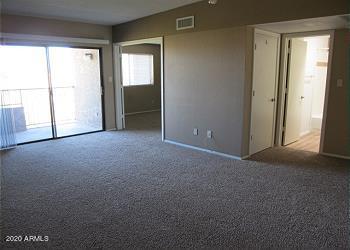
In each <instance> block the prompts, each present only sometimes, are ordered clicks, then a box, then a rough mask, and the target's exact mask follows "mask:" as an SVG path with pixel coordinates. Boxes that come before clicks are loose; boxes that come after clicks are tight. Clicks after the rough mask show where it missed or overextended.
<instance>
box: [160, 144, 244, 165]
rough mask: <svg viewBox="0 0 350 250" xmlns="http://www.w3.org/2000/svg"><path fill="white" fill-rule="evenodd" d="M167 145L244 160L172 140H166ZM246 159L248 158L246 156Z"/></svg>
mask: <svg viewBox="0 0 350 250" xmlns="http://www.w3.org/2000/svg"><path fill="white" fill-rule="evenodd" d="M164 142H165V143H169V144H173V145H176V146H180V147H183V148H189V149H193V150H197V151H201V152H205V153H209V154H213V155H218V156H222V157H226V158H229V159H233V160H239V161H241V160H243V158H242V157H238V156H234V155H229V154H224V153H220V152H217V151H214V150H210V149H204V148H200V147H195V146H191V145H187V144H183V143H179V142H174V141H171V140H164ZM245 157H246V156H245ZM244 159H246V158H244Z"/></svg>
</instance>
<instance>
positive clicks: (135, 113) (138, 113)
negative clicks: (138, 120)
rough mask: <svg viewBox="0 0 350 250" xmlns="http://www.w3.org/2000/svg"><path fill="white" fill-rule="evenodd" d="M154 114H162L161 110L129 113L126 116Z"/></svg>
mask: <svg viewBox="0 0 350 250" xmlns="http://www.w3.org/2000/svg"><path fill="white" fill-rule="evenodd" d="M153 112H160V109H154V110H147V111H140V112H133V113H127V114H125V116H130V115H140V114H147V113H153Z"/></svg>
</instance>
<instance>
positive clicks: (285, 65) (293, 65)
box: [249, 29, 334, 155]
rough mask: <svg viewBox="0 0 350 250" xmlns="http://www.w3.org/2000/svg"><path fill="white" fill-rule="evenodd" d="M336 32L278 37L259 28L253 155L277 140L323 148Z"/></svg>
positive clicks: (314, 149)
mask: <svg viewBox="0 0 350 250" xmlns="http://www.w3.org/2000/svg"><path fill="white" fill-rule="evenodd" d="M333 35H334V34H333V31H316V32H305V33H295V34H285V35H282V39H281V42H280V41H279V37H280V35H279V34H277V33H271V32H267V31H263V30H259V29H255V35H254V48H253V49H254V54H253V55H254V60H253V81H252V82H253V83H252V97H251V98H252V99H251V100H252V101H251V105H252V107H251V128H250V138H249V139H250V144H249V145H250V146H249V154H250V155H252V154H255V153H258V152H260V151H263V150H265V149H268V148H271V147H274V146H283V147H288V148H292V149H295V150H303V151H310V152H316V153H322V152H323V137H324V127H325V117H326V114H327V99H328V89H329V84H330V67H331V59H332V50H333ZM274 41H276V43H277V45H275V42H274ZM268 45H270V47H269V46H268ZM279 46H281V50H280V49H279ZM261 48H263V49H261ZM276 65H277V66H276ZM274 77H275V78H274Z"/></svg>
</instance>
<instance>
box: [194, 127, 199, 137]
mask: <svg viewBox="0 0 350 250" xmlns="http://www.w3.org/2000/svg"><path fill="white" fill-rule="evenodd" d="M193 135H195V136H197V135H198V128H194V129H193Z"/></svg>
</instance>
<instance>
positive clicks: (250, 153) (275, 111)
mask: <svg viewBox="0 0 350 250" xmlns="http://www.w3.org/2000/svg"><path fill="white" fill-rule="evenodd" d="M256 34H262V35H268V36H273V37H276V38H277V39H278V40H277V44H278V47H277V58H276V60H277V63H276V65H277V66H276V67H277V69H276V76H275V79H276V85H275V95H274V98H275V103H274V111H273V128H272V129H273V131H272V138H271V147H273V146H274V141H275V132H276V129H275V128H276V115H277V95H278V89H277V87H278V76H279V65H280V61H279V59H280V43H281V35H280V34H278V33H274V32H270V31H265V30H261V29H257V28H255V29H254V39H253V50H254V52H253V61H252V62H253V66H252V92H251V112H250V121H252V120H253V119H252V116H253V112H252V108H253V90H254V89H253V87H254V59H255V39H256ZM250 131H252V122H250ZM251 143H252V140H251V132H250V136H249V155H252V154H253V153H254V152H252V151H251V148H252V147H251Z"/></svg>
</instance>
